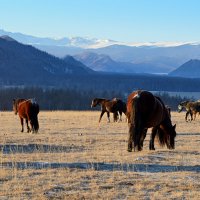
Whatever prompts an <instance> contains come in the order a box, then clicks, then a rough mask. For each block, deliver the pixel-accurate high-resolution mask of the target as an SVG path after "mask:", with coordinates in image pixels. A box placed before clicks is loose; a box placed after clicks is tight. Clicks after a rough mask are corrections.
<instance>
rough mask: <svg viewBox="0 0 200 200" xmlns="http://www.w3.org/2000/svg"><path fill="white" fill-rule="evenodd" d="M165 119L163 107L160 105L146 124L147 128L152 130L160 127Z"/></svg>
mask: <svg viewBox="0 0 200 200" xmlns="http://www.w3.org/2000/svg"><path fill="white" fill-rule="evenodd" d="M163 119H164V112H163V106H162V105H160V104H158V105H157V106H156V109H155V110H154V112H153V113H152V115H151V116H150V117H149V119H148V121H147V124H146V126H147V127H146V128H151V127H155V126H158V125H160V123H161V122H162V121H163Z"/></svg>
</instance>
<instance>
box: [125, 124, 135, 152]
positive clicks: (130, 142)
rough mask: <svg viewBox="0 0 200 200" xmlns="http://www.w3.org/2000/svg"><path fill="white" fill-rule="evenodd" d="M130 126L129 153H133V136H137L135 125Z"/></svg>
mask: <svg viewBox="0 0 200 200" xmlns="http://www.w3.org/2000/svg"><path fill="white" fill-rule="evenodd" d="M128 126H129V137H128V149H127V151H128V152H131V151H132V149H133V136H134V134H135V132H134V131H135V129H134V125H133V124H132V123H129V124H128Z"/></svg>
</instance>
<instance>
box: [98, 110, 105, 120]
mask: <svg viewBox="0 0 200 200" xmlns="http://www.w3.org/2000/svg"><path fill="white" fill-rule="evenodd" d="M104 113H105V111H101V115H100V117H99V123H100V121H101V118H102V117H103V115H104Z"/></svg>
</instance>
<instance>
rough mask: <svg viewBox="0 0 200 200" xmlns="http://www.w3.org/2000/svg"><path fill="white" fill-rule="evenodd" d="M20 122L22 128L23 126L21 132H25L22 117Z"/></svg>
mask: <svg viewBox="0 0 200 200" xmlns="http://www.w3.org/2000/svg"><path fill="white" fill-rule="evenodd" d="M20 122H21V126H22V130H21V132H24V120H23V118H21V117H20Z"/></svg>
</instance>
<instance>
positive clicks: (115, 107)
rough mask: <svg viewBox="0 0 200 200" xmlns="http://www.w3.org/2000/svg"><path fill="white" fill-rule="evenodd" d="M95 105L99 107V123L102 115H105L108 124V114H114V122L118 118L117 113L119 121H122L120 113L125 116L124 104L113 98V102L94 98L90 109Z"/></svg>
mask: <svg viewBox="0 0 200 200" xmlns="http://www.w3.org/2000/svg"><path fill="white" fill-rule="evenodd" d="M97 105H100V106H101V114H100V117H99V123H100V121H101V118H102V117H103V115H104V113H105V112H106V113H107V117H108V122H110V113H114V121H116V120H117V118H118V112H119V115H120V118H119V120H120V121H122V113H124V114H125V115H126V103H124V102H123V101H122V100H120V99H117V98H114V99H113V100H108V99H101V98H95V99H93V100H92V104H91V108H93V107H96V106H97Z"/></svg>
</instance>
